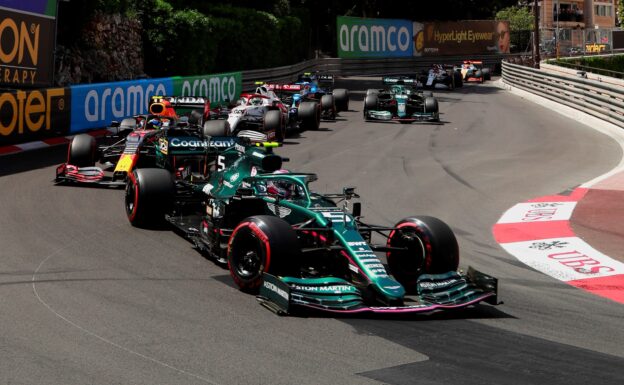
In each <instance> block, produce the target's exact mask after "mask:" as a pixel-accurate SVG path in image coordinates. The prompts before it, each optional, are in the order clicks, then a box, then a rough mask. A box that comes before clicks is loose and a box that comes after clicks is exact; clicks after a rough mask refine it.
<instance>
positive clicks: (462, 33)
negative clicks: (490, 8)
mask: <svg viewBox="0 0 624 385" xmlns="http://www.w3.org/2000/svg"><path fill="white" fill-rule="evenodd" d="M414 41H415V42H416V49H415V51H416V53H417V54H422V55H423V56H438V55H469V54H498V53H509V46H510V35H509V22H508V21H497V20H467V21H458V22H434V23H425V24H424V26H423V29H422V30H420V31H416V35H415V36H414ZM419 42H421V43H419Z"/></svg>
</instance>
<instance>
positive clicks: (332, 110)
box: [321, 95, 336, 119]
mask: <svg viewBox="0 0 624 385" xmlns="http://www.w3.org/2000/svg"><path fill="white" fill-rule="evenodd" d="M321 110H322V111H323V112H329V115H330V118H331V119H336V105H335V102H334V96H333V95H323V96H321Z"/></svg>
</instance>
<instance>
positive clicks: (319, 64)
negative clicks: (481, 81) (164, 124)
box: [0, 55, 513, 146]
mask: <svg viewBox="0 0 624 385" xmlns="http://www.w3.org/2000/svg"><path fill="white" fill-rule="evenodd" d="M511 56H513V55H472V56H470V57H465V56H440V57H410V58H392V59H388V58H384V59H381V58H371V59H340V58H318V59H312V60H308V61H304V62H301V63H296V64H293V65H289V66H283V67H277V68H268V69H260V70H251V71H244V72H229V73H222V74H214V75H200V76H188V77H172V78H162V79H143V80H135V81H125V82H115V83H100V84H84V85H76V86H71V87H69V88H61V89H50V90H35V91H27V92H25V91H19V92H17V93H16V95H14V96H12V95H13V93H10V92H9V93H3V94H0V95H1V96H0V146H4V145H9V144H15V143H25V142H28V141H32V140H41V139H44V138H47V137H53V136H62V135H70V134H74V133H77V132H82V131H88V130H92V129H97V128H101V127H105V126H108V125H109V124H110V122H111V121H112V120H119V119H122V118H124V117H127V116H131V115H133V114H137V113H144V112H146V109H147V104H148V100H149V97H150V96H151V95H156V94H159V93H166V94H169V95H174V94H177V95H187V96H188V95H191V96H208V97H209V98H210V100H211V101H213V102H217V103H218V102H223V101H225V100H226V99H230V100H232V99H236V98H238V95H240V93H241V92H242V90H250V89H253V86H254V82H255V81H272V82H290V81H293V80H295V79H296V78H297V75H298V74H300V73H302V72H306V71H321V72H325V73H329V74H334V75H341V76H381V75H397V74H414V73H416V72H419V71H420V70H423V69H426V68H429V67H430V66H431V65H432V64H460V63H461V62H462V60H466V59H471V60H482V61H483V62H484V64H485V65H487V66H490V67H495V68H497V67H498V66H500V62H501V60H502V59H503V58H505V57H511ZM51 90H63V92H62V97H59V96H55V95H54V92H55V91H51ZM193 94H194V95H193ZM39 95H50V99H49V100H48V99H47V96H42V97H40V96H39ZM41 101H43V102H41ZM20 103H21V104H20ZM51 103H52V104H51ZM55 103H56V104H55ZM21 106H25V107H24V108H22V107H21ZM15 111H17V115H15ZM41 119H43V120H41ZM40 121H43V122H44V123H43V124H41V125H40V124H39V122H40ZM20 122H21V123H20Z"/></svg>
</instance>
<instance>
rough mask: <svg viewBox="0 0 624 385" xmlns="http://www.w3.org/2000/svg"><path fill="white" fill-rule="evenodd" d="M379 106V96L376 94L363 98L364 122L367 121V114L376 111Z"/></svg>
mask: <svg viewBox="0 0 624 385" xmlns="http://www.w3.org/2000/svg"><path fill="white" fill-rule="evenodd" d="M378 105H379V96H378V94H377V93H372V94H369V95H366V97H365V98H364V110H363V111H364V120H369V117H368V112H369V111H371V110H376V109H377V106H378Z"/></svg>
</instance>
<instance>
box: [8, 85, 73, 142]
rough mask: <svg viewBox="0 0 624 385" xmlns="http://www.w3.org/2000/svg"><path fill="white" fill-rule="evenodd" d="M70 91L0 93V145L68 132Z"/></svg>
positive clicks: (67, 89) (55, 89)
mask: <svg viewBox="0 0 624 385" xmlns="http://www.w3.org/2000/svg"><path fill="white" fill-rule="evenodd" d="M70 100H71V90H70V89H69V88H47V89H39V90H27V91H21V90H19V91H18V90H15V91H6V92H2V93H0V146H1V145H9V144H15V143H26V142H29V141H33V140H41V139H45V138H52V137H59V136H65V135H69V124H70V117H71V102H70Z"/></svg>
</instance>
